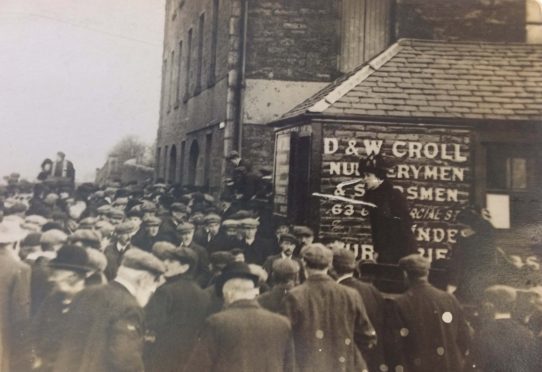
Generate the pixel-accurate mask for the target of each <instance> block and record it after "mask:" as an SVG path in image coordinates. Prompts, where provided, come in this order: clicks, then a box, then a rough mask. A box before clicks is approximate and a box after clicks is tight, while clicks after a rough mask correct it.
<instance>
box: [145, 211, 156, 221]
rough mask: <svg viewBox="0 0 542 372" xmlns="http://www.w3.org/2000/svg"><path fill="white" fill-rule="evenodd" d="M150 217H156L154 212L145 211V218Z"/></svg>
mask: <svg viewBox="0 0 542 372" xmlns="http://www.w3.org/2000/svg"><path fill="white" fill-rule="evenodd" d="M149 217H154V212H145V213H143V219H147V218H149Z"/></svg>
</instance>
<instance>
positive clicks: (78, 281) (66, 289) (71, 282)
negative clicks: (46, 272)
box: [49, 269, 84, 295]
mask: <svg viewBox="0 0 542 372" xmlns="http://www.w3.org/2000/svg"><path fill="white" fill-rule="evenodd" d="M49 281H51V282H53V283H54V284H55V286H56V287H57V288H58V290H59V291H60V292H62V293H66V294H68V295H74V294H76V293H77V292H79V291H81V290H82V289H83V288H84V282H83V279H82V278H81V277H80V276H79V275H78V274H77V273H75V272H73V271H70V270H61V269H58V270H57V269H55V270H53V271H52V273H51V275H50V276H49Z"/></svg>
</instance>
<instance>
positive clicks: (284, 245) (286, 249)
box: [280, 240, 295, 256]
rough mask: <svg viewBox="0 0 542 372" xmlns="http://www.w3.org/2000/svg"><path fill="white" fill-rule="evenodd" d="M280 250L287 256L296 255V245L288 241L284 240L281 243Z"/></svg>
mask: <svg viewBox="0 0 542 372" xmlns="http://www.w3.org/2000/svg"><path fill="white" fill-rule="evenodd" d="M280 249H281V250H282V253H284V254H285V255H286V256H291V255H292V254H293V253H294V249H295V244H294V243H292V242H291V241H288V240H283V241H282V242H281V243H280Z"/></svg>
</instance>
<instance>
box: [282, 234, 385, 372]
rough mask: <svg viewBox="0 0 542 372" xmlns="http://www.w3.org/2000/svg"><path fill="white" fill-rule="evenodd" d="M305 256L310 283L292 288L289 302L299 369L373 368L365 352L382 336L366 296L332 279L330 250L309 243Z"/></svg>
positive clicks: (287, 307)
mask: <svg viewBox="0 0 542 372" xmlns="http://www.w3.org/2000/svg"><path fill="white" fill-rule="evenodd" d="M302 256H303V262H304V265H305V271H306V273H307V280H306V281H305V283H303V284H301V285H300V286H297V287H295V288H292V289H291V290H290V292H289V293H288V294H287V295H286V298H285V300H284V313H285V314H286V316H287V317H288V318H289V319H290V321H291V322H292V328H293V333H294V340H295V345H296V359H297V365H298V368H299V371H301V372H312V371H362V370H364V369H367V366H366V364H365V361H364V359H363V357H362V356H361V354H360V352H359V350H363V349H365V350H367V349H371V348H372V347H374V345H375V343H376V333H375V330H374V328H373V326H372V325H371V322H370V321H369V319H368V317H367V314H366V312H365V306H363V302H362V300H361V297H360V295H359V294H358V293H357V292H356V291H354V290H353V289H351V288H347V287H345V286H342V285H340V284H337V283H336V282H335V281H334V280H333V279H332V278H331V277H329V275H327V272H328V269H329V268H330V267H331V264H332V261H333V253H332V252H331V251H330V250H329V249H328V248H327V247H326V246H324V245H322V244H318V243H315V244H311V245H308V246H307V247H305V248H304V250H303V251H302ZM322 350H325V351H326V352H325V353H323V352H321V351H322Z"/></svg>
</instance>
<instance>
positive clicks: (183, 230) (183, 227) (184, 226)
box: [177, 222, 194, 234]
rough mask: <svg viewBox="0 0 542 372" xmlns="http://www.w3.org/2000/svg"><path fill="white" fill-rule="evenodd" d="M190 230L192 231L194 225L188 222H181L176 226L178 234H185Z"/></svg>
mask: <svg viewBox="0 0 542 372" xmlns="http://www.w3.org/2000/svg"><path fill="white" fill-rule="evenodd" d="M192 231H194V225H193V224H191V223H190V222H185V223H181V224H179V226H177V232H178V233H179V234H186V233H189V232H192Z"/></svg>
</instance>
